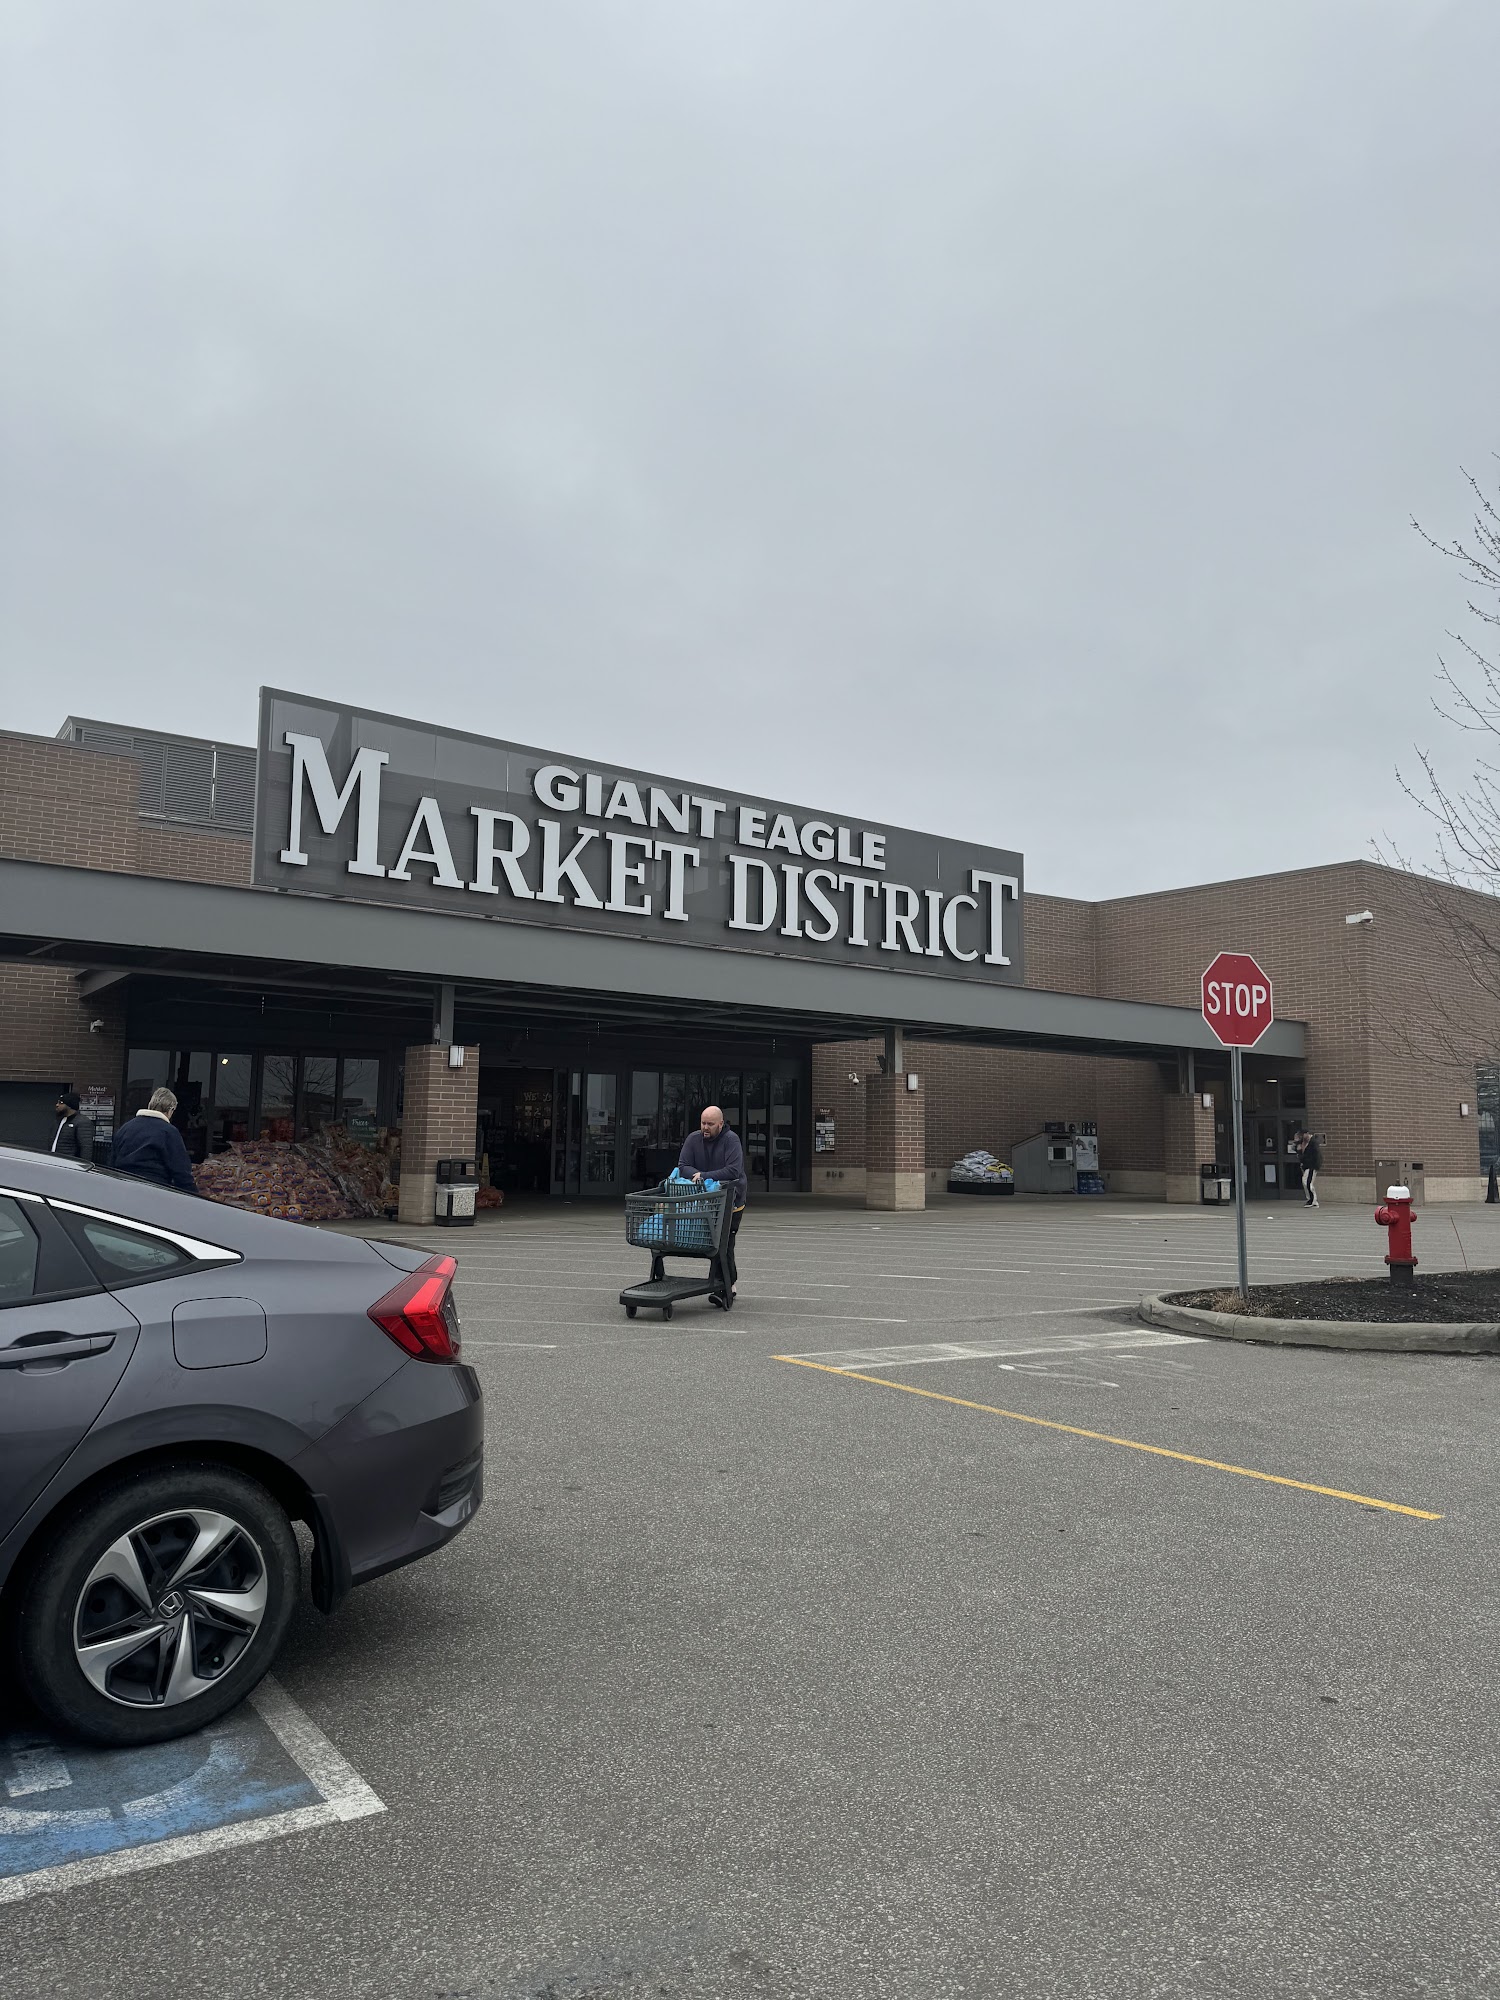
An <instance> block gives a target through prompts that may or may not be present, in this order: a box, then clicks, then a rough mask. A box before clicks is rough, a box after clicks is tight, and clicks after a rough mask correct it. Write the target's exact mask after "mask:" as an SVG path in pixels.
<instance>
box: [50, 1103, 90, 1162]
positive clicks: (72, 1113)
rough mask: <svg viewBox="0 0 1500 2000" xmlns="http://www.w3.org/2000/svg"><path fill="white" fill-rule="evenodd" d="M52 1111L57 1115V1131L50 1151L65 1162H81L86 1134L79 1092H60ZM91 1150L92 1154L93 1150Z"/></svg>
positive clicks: (53, 1136) (53, 1135)
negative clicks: (79, 1105)
mask: <svg viewBox="0 0 1500 2000" xmlns="http://www.w3.org/2000/svg"><path fill="white" fill-rule="evenodd" d="M52 1109H53V1111H54V1112H55V1113H56V1114H57V1130H56V1131H55V1132H54V1133H53V1134H52V1144H51V1146H50V1148H49V1149H48V1150H49V1151H51V1152H54V1153H56V1154H57V1155H58V1156H59V1158H61V1159H64V1160H81V1159H82V1158H83V1140H84V1134H83V1125H82V1120H81V1119H80V1118H79V1116H78V1092H77V1091H76V1090H60V1091H59V1092H58V1093H57V1102H56V1104H54V1105H53V1107H52ZM89 1150H90V1153H92V1151H93V1148H92V1147H90V1149H89Z"/></svg>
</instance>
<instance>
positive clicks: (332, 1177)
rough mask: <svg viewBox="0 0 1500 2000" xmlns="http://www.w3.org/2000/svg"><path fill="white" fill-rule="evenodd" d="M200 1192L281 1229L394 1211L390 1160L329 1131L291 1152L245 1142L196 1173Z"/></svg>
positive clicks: (338, 1130) (335, 1129)
mask: <svg viewBox="0 0 1500 2000" xmlns="http://www.w3.org/2000/svg"><path fill="white" fill-rule="evenodd" d="M195 1179H196V1180H197V1183H198V1192H199V1193H200V1194H202V1195H206V1196H207V1197H208V1199H209V1200H210V1201H217V1202H222V1203H223V1204H224V1206H225V1207H226V1208H248V1209H253V1210H254V1211H255V1212H256V1213H257V1214H258V1215H273V1216H276V1217H277V1218H278V1219H279V1220H281V1221H283V1222H341V1221H345V1220H347V1219H348V1218H350V1217H352V1216H372V1215H384V1214H386V1213H387V1212H390V1211H394V1209H395V1207H396V1205H397V1199H398V1196H397V1190H396V1186H395V1183H394V1182H393V1181H392V1179H391V1154H390V1153H389V1152H387V1151H385V1150H384V1149H382V1148H381V1147H379V1146H365V1145H362V1144H361V1143H360V1142H359V1141H358V1140H356V1139H351V1138H350V1136H349V1134H348V1133H347V1132H346V1131H345V1130H344V1128H343V1126H341V1125H330V1126H327V1127H325V1129H324V1130H323V1131H322V1132H318V1133H315V1134H314V1135H313V1136H312V1137H311V1138H308V1139H304V1140H303V1141H301V1142H300V1143H299V1144H297V1145H289V1144H286V1143H274V1142H268V1141H266V1140H262V1139H243V1140H240V1141H239V1142H238V1143H236V1144H234V1145H231V1146H229V1147H227V1148H226V1149H225V1151H224V1152H222V1153H213V1154H211V1155H210V1156H209V1158H208V1159H206V1160H204V1161H203V1163H202V1165H201V1166H199V1167H198V1168H197V1169H196V1173H195Z"/></svg>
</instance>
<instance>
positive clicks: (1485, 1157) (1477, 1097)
mask: <svg viewBox="0 0 1500 2000" xmlns="http://www.w3.org/2000/svg"><path fill="white" fill-rule="evenodd" d="M1474 1083H1475V1088H1474V1110H1475V1114H1476V1116H1475V1119H1474V1125H1475V1133H1474V1136H1475V1138H1476V1139H1477V1140H1478V1142H1479V1171H1480V1172H1481V1173H1482V1174H1487V1173H1488V1172H1489V1170H1490V1168H1491V1167H1492V1166H1494V1164H1495V1162H1496V1161H1497V1160H1500V1068H1495V1067H1494V1066H1492V1065H1491V1064H1488V1063H1486V1064H1485V1065H1484V1066H1483V1067H1482V1068H1481V1069H1480V1070H1479V1071H1478V1072H1477V1074H1476V1076H1475V1079H1474Z"/></svg>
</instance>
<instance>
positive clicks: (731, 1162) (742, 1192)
mask: <svg viewBox="0 0 1500 2000" xmlns="http://www.w3.org/2000/svg"><path fill="white" fill-rule="evenodd" d="M677 1171H678V1172H679V1173H680V1174H687V1175H689V1176H690V1177H691V1178H692V1179H693V1180H695V1181H701V1180H711V1181H718V1182H719V1184H720V1185H721V1186H723V1187H728V1188H731V1189H732V1193H731V1196H730V1199H731V1200H732V1201H733V1203H734V1215H733V1218H732V1219H731V1221H730V1224H729V1248H728V1250H727V1252H726V1253H725V1262H726V1264H727V1266H728V1277H729V1296H730V1298H733V1297H734V1295H735V1293H736V1292H737V1291H738V1290H739V1276H740V1272H739V1266H738V1264H737V1263H736V1262H735V1256H734V1239H735V1238H736V1237H737V1236H738V1235H739V1233H740V1220H741V1218H742V1217H743V1215H744V1213H745V1201H746V1198H747V1196H748V1195H749V1192H750V1184H749V1182H748V1181H747V1180H746V1179H745V1155H744V1151H743V1149H742V1148H741V1146H740V1142H739V1135H738V1134H737V1133H735V1132H731V1131H730V1129H729V1127H728V1126H727V1125H726V1124H725V1123H724V1114H723V1112H722V1111H721V1110H720V1109H719V1107H718V1105H717V1104H705V1105H704V1107H703V1115H702V1116H701V1117H700V1118H699V1120H698V1129H697V1131H696V1132H689V1133H688V1135H687V1137H686V1139H684V1140H683V1142H682V1152H681V1155H680V1156H679V1158H678V1161H677ZM709 1302H710V1304H712V1305H716V1306H722V1305H724V1304H726V1303H727V1302H726V1301H725V1300H723V1299H721V1298H719V1297H718V1295H717V1294H716V1293H714V1292H710V1293H709Z"/></svg>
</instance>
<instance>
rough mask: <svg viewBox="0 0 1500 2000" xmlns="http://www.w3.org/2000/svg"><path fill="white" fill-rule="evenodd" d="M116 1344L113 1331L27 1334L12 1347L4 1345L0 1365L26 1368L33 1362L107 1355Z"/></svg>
mask: <svg viewBox="0 0 1500 2000" xmlns="http://www.w3.org/2000/svg"><path fill="white" fill-rule="evenodd" d="M114 1344H115V1337H114V1335H113V1334H112V1333H31V1334H23V1335H22V1336H21V1338H20V1339H19V1340H18V1341H16V1342H14V1344H13V1345H12V1346H10V1347H0V1368H25V1367H26V1366H27V1365H28V1363H30V1362H32V1361H79V1360H82V1358H83V1357H84V1356H85V1355H87V1354H104V1353H107V1352H108V1350H109V1349H110V1348H111V1347H113V1346H114Z"/></svg>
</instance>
